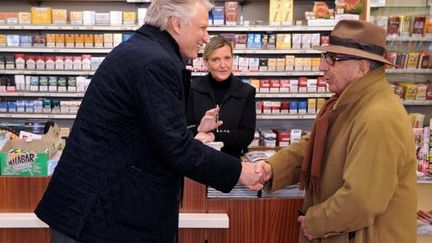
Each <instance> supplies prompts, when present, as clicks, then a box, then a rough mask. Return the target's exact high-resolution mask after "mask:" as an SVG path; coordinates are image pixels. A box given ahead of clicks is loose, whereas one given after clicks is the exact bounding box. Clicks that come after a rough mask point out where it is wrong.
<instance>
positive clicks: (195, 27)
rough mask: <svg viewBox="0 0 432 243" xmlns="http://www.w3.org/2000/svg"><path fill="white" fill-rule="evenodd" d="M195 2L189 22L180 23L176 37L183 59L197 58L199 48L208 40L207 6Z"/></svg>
mask: <svg viewBox="0 0 432 243" xmlns="http://www.w3.org/2000/svg"><path fill="white" fill-rule="evenodd" d="M195 4H196V6H195V12H194V13H193V14H192V16H191V23H190V24H188V23H181V24H180V34H179V36H178V38H177V43H178V45H179V47H180V53H181V55H182V56H183V58H185V59H195V58H197V57H198V52H199V50H200V49H201V48H202V47H203V45H204V44H206V43H208V42H209V35H208V32H207V27H208V12H207V8H206V7H205V6H204V5H203V4H202V3H201V2H198V1H197V2H196V3H195Z"/></svg>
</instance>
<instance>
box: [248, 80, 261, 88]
mask: <svg viewBox="0 0 432 243" xmlns="http://www.w3.org/2000/svg"><path fill="white" fill-rule="evenodd" d="M250 85H252V87H254V88H255V89H256V90H258V89H259V87H260V80H259V79H251V80H250Z"/></svg>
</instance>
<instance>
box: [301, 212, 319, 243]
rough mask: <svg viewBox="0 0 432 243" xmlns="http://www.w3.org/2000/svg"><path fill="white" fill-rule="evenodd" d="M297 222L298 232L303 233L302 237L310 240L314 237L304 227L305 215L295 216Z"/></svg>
mask: <svg viewBox="0 0 432 243" xmlns="http://www.w3.org/2000/svg"><path fill="white" fill-rule="evenodd" d="M297 222H299V223H300V232H302V233H303V235H304V237H306V238H307V239H308V240H310V241H312V240H313V239H315V237H314V236H313V235H311V234H310V233H309V231H308V230H307V228H306V217H305V216H299V217H298V218H297Z"/></svg>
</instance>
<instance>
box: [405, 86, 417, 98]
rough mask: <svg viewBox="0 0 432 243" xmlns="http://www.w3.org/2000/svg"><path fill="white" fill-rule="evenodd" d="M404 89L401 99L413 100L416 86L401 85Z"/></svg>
mask: <svg viewBox="0 0 432 243" xmlns="http://www.w3.org/2000/svg"><path fill="white" fill-rule="evenodd" d="M401 86H402V87H404V92H403V98H404V99H405V100H415V98H416V95H417V85H416V84H414V83H401Z"/></svg>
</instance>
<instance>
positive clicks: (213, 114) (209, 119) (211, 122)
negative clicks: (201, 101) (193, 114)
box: [197, 107, 223, 133]
mask: <svg viewBox="0 0 432 243" xmlns="http://www.w3.org/2000/svg"><path fill="white" fill-rule="evenodd" d="M218 115H219V107H216V108H213V109H210V110H208V111H206V113H205V114H204V116H203V117H202V118H201V122H200V124H199V126H198V128H197V131H198V133H201V132H204V133H208V132H211V131H213V130H214V129H216V128H218V127H219V126H220V125H222V124H223V122H222V121H218V119H216V118H217V116H218Z"/></svg>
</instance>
